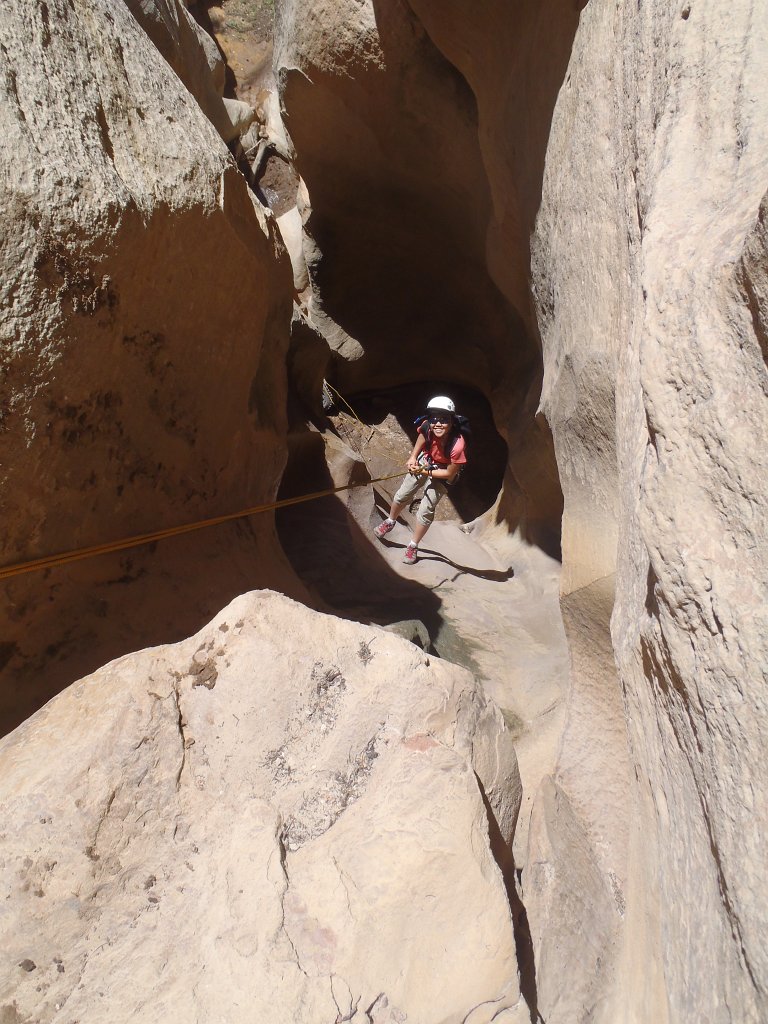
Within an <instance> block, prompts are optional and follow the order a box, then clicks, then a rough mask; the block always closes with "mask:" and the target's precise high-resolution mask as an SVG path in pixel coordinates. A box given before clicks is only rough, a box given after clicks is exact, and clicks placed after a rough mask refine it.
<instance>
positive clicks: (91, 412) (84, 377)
mask: <svg viewBox="0 0 768 1024" xmlns="http://www.w3.org/2000/svg"><path fill="white" fill-rule="evenodd" d="M134 6H136V7H137V9H139V8H140V11H139V13H142V14H143V15H144V17H145V18H146V19H149V18H150V16H151V17H155V18H156V19H157V20H160V21H162V19H163V18H165V23H167V24H170V25H171V26H173V25H174V24H175V29H174V31H176V32H177V34H178V33H179V32H181V35H182V41H183V40H186V42H185V46H186V50H183V47H182V48H181V49H179V50H177V51H173V52H171V50H169V52H168V56H169V58H173V56H174V53H175V54H176V58H177V60H176V63H177V64H178V63H179V62H182V63H183V61H182V58H184V59H187V58H189V60H190V61H192V58H191V57H190V56H189V52H190V51H191V52H192V53H193V54H195V55H196V56H195V60H196V61H197V63H196V64H195V67H194V74H192V73H190V82H191V84H194V83H193V79H194V81H198V82H199V80H200V79H201V78H202V77H203V76H204V72H205V71H207V69H208V66H207V64H206V56H205V53H206V51H205V50H203V49H201V48H200V46H201V44H200V39H199V36H198V34H197V33H196V32H195V31H194V30H193V28H192V27H191V25H190V24H189V22H188V20H185V19H186V13H182V12H183V9H181V11H180V10H179V9H178V8H177V7H176V6H175V5H174V4H173V3H170V4H165V5H164V3H163V2H161V0H157V2H153V3H149V2H145V3H143V4H141V5H134ZM161 16H162V17H161ZM179 17H181V22H179V21H178V20H177V21H176V22H174V20H173V19H174V18H176V19H178V18H179ZM169 39H170V37H169ZM209 43H210V44H211V46H212V45H213V43H212V41H210V40H209ZM171 44H172V40H171V41H170V42H168V47H171ZM195 47H197V49H195ZM208 49H209V50H210V47H208ZM214 49H215V47H214ZM182 51H183V52H182ZM211 62H212V63H213V64H214V71H212V72H209V73H210V74H211V75H212V76H214V72H215V61H214V60H213V58H211ZM203 65H204V67H203ZM0 67H2V83H3V84H2V90H3V102H2V105H1V106H0V122H1V124H2V132H3V138H4V140H5V142H4V146H3V152H2V156H0V180H1V181H2V192H1V193H0V203H2V211H3V221H4V224H5V230H4V232H3V237H2V241H1V242H0V287H1V288H2V314H0V315H1V316H2V326H1V330H2V347H1V349H0V360H2V380H3V390H4V397H3V409H2V423H0V501H1V502H2V519H3V537H2V558H1V559H0V560H1V561H2V562H3V564H6V565H7V564H10V563H16V562H22V561H27V560H29V559H33V558H36V557H40V556H43V555H48V554H55V553H58V552H60V551H67V550H71V549H74V548H78V547H81V546H87V545H92V544H97V543H103V542H107V541H111V540H116V539H120V538H122V537H125V536H132V535H135V534H140V533H145V532H150V531H153V530H157V529H162V528H164V527H168V526H174V525H177V524H182V523H185V522H190V521H194V520H196V519H199V518H204V517H209V516H214V515H217V514H221V513H227V512H234V511H237V510H238V509H239V508H244V507H248V506H250V505H254V504H258V503H260V502H262V501H265V500H268V499H270V498H271V497H272V496H273V495H274V494H275V492H276V490H277V486H278V483H279V480H280V475H281V472H282V468H283V464H284V461H285V436H284V435H285V411H284V407H285V393H286V383H285V374H286V371H285V351H286V348H287V344H288V324H289V322H290V309H291V296H292V283H291V271H290V266H289V261H288V259H287V257H286V256H285V253H284V251H283V249H282V245H281V243H280V240H279V236H278V234H277V232H276V230H275V227H274V222H273V221H272V220H271V219H270V218H269V217H268V216H266V215H265V214H264V212H263V211H262V210H261V208H260V207H259V205H258V204H256V203H254V201H253V198H252V196H251V193H250V192H249V190H248V188H247V186H246V183H245V181H244V180H243V178H242V176H241V175H240V174H239V172H238V171H237V169H236V167H235V165H234V163H233V161H232V159H231V157H230V155H229V153H228V151H227V149H226V147H225V145H224V144H223V142H222V140H221V139H220V137H219V135H218V134H217V133H216V131H215V130H214V127H213V126H212V124H211V122H210V121H209V120H208V119H207V118H206V117H205V116H204V115H203V113H202V112H201V109H200V107H199V106H198V104H197V103H196V102H195V100H194V99H193V98H192V96H191V95H190V93H189V92H187V90H186V89H185V87H184V85H183V84H182V82H181V81H180V79H179V78H178V77H177V75H176V73H175V72H174V71H173V70H172V68H171V66H170V65H169V64H168V63H167V62H166V60H164V59H163V57H162V56H161V55H160V53H159V51H158V50H157V49H156V48H155V46H154V45H153V44H152V42H151V41H150V39H149V38H148V37H147V35H146V34H145V32H144V31H143V29H142V28H140V27H139V25H138V24H137V22H136V21H135V20H134V18H133V16H132V15H131V13H130V12H129V10H128V8H127V7H126V6H125V5H123V4H122V3H117V4H116V3H112V2H107V0H96V2H95V3H90V2H88V3H86V2H82V3H81V2H77V3H74V4H72V3H65V2H64V0H51V2H47V3H44V2H42V0H39V2H32V3H29V4H10V5H6V7H5V9H4V11H3V15H2V18H0ZM214 78H215V76H214ZM209 91H210V92H211V93H212V94H213V95H217V93H216V84H215V80H214V79H213V78H212V82H211V84H210V90H209ZM268 582H272V583H273V584H275V585H280V586H281V587H287V588H290V580H289V572H288V569H287V566H285V565H284V564H283V563H282V560H281V556H280V554H279V545H278V544H277V542H276V540H275V537H274V531H273V528H272V524H271V521H270V520H268V519H265V518H263V517H262V518H261V519H259V520H253V521H252V522H250V523H239V524H235V525H231V526H228V527H222V528H219V529H218V530H216V531H212V532H209V533H206V534H198V535H194V536H190V537H187V538H180V539H175V540H172V541H168V542H166V543H164V544H163V545H160V546H159V547H158V548H157V549H156V550H155V549H152V548H149V549H148V548H146V547H145V548H141V549H137V550H134V551H129V552H126V553H124V554H121V555H109V556H103V557H101V558H100V559H96V560H90V561H88V562H83V563H79V564H77V565H74V566H71V567H68V568H65V569H53V570H50V571H47V572H45V573H37V574H33V575H29V576H20V577H17V578H15V579H12V580H9V581H7V582H6V583H4V584H3V587H2V624H3V630H2V644H0V654H1V655H2V668H3V678H4V683H3V687H2V690H1V693H2V696H1V698H0V699H1V701H2V703H1V704H0V719H1V720H2V728H3V729H4V730H7V728H8V727H10V726H12V725H15V724H16V723H17V722H18V721H20V720H21V719H22V718H24V717H26V716H27V715H29V714H30V713H31V712H32V711H33V710H34V709H35V708H36V707H39V706H40V704H41V703H42V702H44V701H45V700H46V699H47V698H48V697H50V696H51V695H52V694H53V693H55V692H57V691H58V690H59V689H60V688H61V686H62V685H64V684H66V683H69V682H71V681H72V680H73V679H76V678H78V677H79V676H81V675H82V674H83V673H84V672H87V671H90V670H92V669H93V668H95V667H97V666H98V665H100V664H103V663H104V662H105V661H107V660H109V659H110V658H112V657H114V656H116V655H118V654H121V653H124V652H125V651H126V650H133V649H135V648H137V647H141V646H146V645H148V644H151V643H158V642H160V641H163V640H170V639H178V638H181V637H183V636H187V635H189V634H190V632H193V631H194V630H195V629H197V628H199V626H200V625H201V624H202V623H203V622H205V621H206V619H207V618H209V617H210V616H211V615H212V614H213V613H214V612H215V611H216V610H217V609H218V608H220V607H221V605H222V604H223V603H225V602H226V601H228V600H230V599H231V598H232V597H233V596H234V595H235V594H238V593H241V592H242V591H244V590H247V589H249V588H251V587H253V586H257V585H260V584H266V583H268Z"/></svg>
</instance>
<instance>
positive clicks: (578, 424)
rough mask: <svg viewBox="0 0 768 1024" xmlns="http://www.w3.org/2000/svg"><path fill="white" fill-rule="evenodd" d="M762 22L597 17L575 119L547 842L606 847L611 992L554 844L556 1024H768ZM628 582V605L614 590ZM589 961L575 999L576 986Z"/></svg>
mask: <svg viewBox="0 0 768 1024" xmlns="http://www.w3.org/2000/svg"><path fill="white" fill-rule="evenodd" d="M756 13H757V9H756V8H755V7H754V6H753V5H752V4H749V3H737V4H735V5H731V6H730V7H729V9H728V11H727V12H726V11H725V10H721V9H718V8H715V7H711V6H706V5H696V4H692V5H685V6H669V5H667V4H661V3H651V4H647V5H644V6H643V9H642V10H640V9H634V8H630V7H621V6H620V7H616V6H615V5H611V4H609V3H598V4H592V3H590V4H589V5H588V7H587V8H586V9H585V10H584V11H583V12H582V15H581V22H580V26H579V31H578V33H577V36H576V42H575V46H574V53H573V56H572V59H571V64H570V67H569V71H568V75H567V78H566V81H565V83H564V87H563V89H562V91H561V94H560V97H559V100H558V106H557V108H556V111H555V116H554V119H553V124H552V135H551V139H550V143H549V149H548V155H547V170H546V173H545V179H544V188H543V199H542V209H541V214H540V217H539V220H538V223H537V230H536V235H537V237H536V241H535V245H534V264H533V271H534V289H535V294H536V297H537V302H538V309H539V318H540V324H541V329H542V340H543V345H544V361H545V386H544V395H543V404H544V407H545V409H546V413H547V416H548V418H549V420H550V423H551V425H552V429H553V434H554V437H555V447H556V451H557V455H558V463H559V466H560V471H561V480H562V482H563V489H564V495H565V512H564V520H563V555H564V575H563V590H564V594H565V595H566V596H565V602H564V609H565V612H566V625H567V628H568V633H569V640H570V641H571V642H572V644H573V651H574V670H575V671H574V679H573V687H572V699H571V706H570V711H569V720H568V725H567V727H566V732H565V734H564V737H563V746H562V749H561V754H560V766H559V769H558V771H557V773H556V776H555V778H556V782H557V784H558V786H560V787H562V788H561V790H560V792H561V794H562V798H563V801H564V802H562V801H561V803H560V809H558V805H557V803H553V802H552V801H551V800H549V801H548V800H547V798H546V794H545V793H542V798H541V801H542V802H541V806H540V808H539V811H540V817H538V818H537V811H536V809H535V810H534V818H537V820H538V822H539V824H537V825H536V826H535V829H533V828H532V837H533V836H534V832H535V833H536V836H537V839H536V841H537V842H538V843H539V844H540V845H541V844H543V843H544V842H545V838H544V837H545V833H546V835H549V836H553V835H556V834H557V832H558V830H559V829H560V828H565V827H566V826H567V823H568V822H569V821H571V822H573V821H574V820H575V821H576V822H577V823H578V829H579V831H580V832H581V834H582V836H583V837H585V840H586V846H584V850H585V854H584V856H585V857H586V851H587V850H588V849H589V848H590V847H591V853H590V854H589V856H588V858H587V859H585V860H584V863H585V865H587V864H589V865H591V866H590V867H589V870H586V867H585V871H584V880H583V883H582V884H583V886H584V887H585V890H586V891H590V892H591V893H592V899H591V901H590V908H591V909H590V914H591V915H592V916H593V917H594V916H595V915H596V916H597V917H598V918H599V921H598V920H594V921H593V928H592V934H593V935H602V937H603V938H602V941H603V952H602V954H601V973H602V978H603V988H602V991H598V990H595V989H592V991H591V993H590V992H589V991H588V990H589V989H590V986H592V984H593V980H592V978H593V974H594V972H593V971H592V969H591V968H590V966H589V964H587V963H584V964H583V965H581V966H580V967H579V968H577V969H576V973H573V972H574V965H575V964H576V963H578V962H579V961H578V956H577V957H576V959H574V953H575V952H576V951H581V949H582V948H583V946H582V941H581V939H580V938H579V937H577V935H576V930H575V928H574V931H573V935H572V939H571V940H567V938H566V937H565V936H564V930H565V932H566V933H567V932H568V931H569V929H570V928H571V927H572V926H571V925H570V924H568V925H566V926H565V929H564V924H563V914H564V913H565V914H566V916H570V915H571V912H570V911H568V909H567V904H566V903H562V904H561V905H560V906H559V907H558V905H557V904H558V899H557V898H556V897H555V896H554V893H555V892H556V891H557V889H558V888H560V889H561V890H562V888H563V887H564V886H567V885H568V881H567V880H568V879H569V878H571V877H572V872H573V855H572V852H571V851H569V850H566V849H563V850H562V851H561V852H560V853H559V854H558V853H557V851H556V850H553V853H552V855H551V856H550V857H548V858H547V860H548V864H549V869H548V870H549V872H550V878H549V880H546V879H543V877H542V874H543V873H542V872H539V876H540V877H539V881H538V883H537V886H536V887H534V888H532V889H531V890H530V892H529V890H528V886H527V884H526V885H525V887H524V888H525V901H526V905H527V909H528V912H529V918H530V920H531V924H532V930H533V931H534V933H535V935H536V937H537V938H536V941H537V943H538V944H539V957H540V962H548V963H549V967H548V968H547V973H548V975H549V979H547V978H544V977H543V976H542V975H541V974H538V975H537V978H538V980H539V981H540V983H541V985H540V995H541V997H542V998H541V1002H540V1007H541V1013H542V1016H543V1017H544V1019H546V1020H547V1022H548V1024H549V1022H553V1021H562V1022H564V1024H565V1022H568V1024H570V1022H571V1021H574V1020H579V1019H585V1020H586V1019H592V1020H600V1021H603V1020H605V1021H615V1020H626V1021H633V1022H634V1021H637V1022H645V1021H649V1020H654V1021H659V1022H669V1024H676V1022H678V1021H683V1020H705V1019H706V1020H710V1021H712V1022H716V1024H731V1022H735V1021H739V1022H758V1021H762V1020H764V1019H765V1018H766V1014H768V999H767V997H766V992H767V991H768V959H767V958H766V953H765V945H764V941H763V940H764V936H765V933H766V923H767V919H766V913H767V912H768V906H767V904H766V900H765V896H764V890H765V857H764V855H763V850H762V842H761V840H760V838H759V836H760V835H761V834H762V833H763V832H764V830H765V822H766V818H767V817H768V798H767V794H766V783H765V779H766V775H765V771H764V764H763V762H764V748H765V740H766V736H767V735H768V718H767V717H766V715H767V709H766V702H765V695H764V686H763V683H762V680H763V679H764V675H765V667H766V664H768V652H766V647H765V643H766V641H765V637H766V622H765V608H766V604H765V593H766V584H767V582H768V580H767V574H766V564H765V550H766V544H765V541H766V537H765V522H766V511H767V506H768V493H767V492H766V479H768V477H767V476H766V468H768V467H766V457H765V452H766V450H767V448H766V440H768V436H767V435H768V431H767V429H766V408H765V391H766V368H765V347H766V346H765V337H766V329H765V277H766V266H767V265H768V255H767V254H766V247H765V227H764V216H765V212H764V211H765V206H764V196H765V192H766V186H767V185H768V180H767V178H766V159H765V154H766V152H768V131H767V129H766V126H767V125H768V109H766V93H765V90H764V88H763V82H764V80H765V74H766V69H767V68H768V39H766V35H765V18H764V17H763V15H764V14H765V11H764V10H761V12H760V16H759V18H758V21H759V24H760V27H759V28H757V22H756V21H755V20H754V18H755V16H756ZM614 573H615V574H616V575H615V606H614V607H613V611H612V612H611V601H610V600H605V599H604V598H600V599H599V600H597V598H598V596H599V595H598V591H600V590H608V589H612V588H613V576H614ZM606 577H607V578H606ZM600 606H602V611H600V610H599V609H600ZM609 630H610V633H609ZM609 638H610V642H609ZM590 651H591V652H592V653H591V654H590ZM614 664H617V666H618V674H615V670H614ZM619 694H620V695H621V697H622V703H623V706H624V719H625V722H626V725H625V726H624V727H623V728H622V726H621V722H620V721H619V719H618V716H617V715H616V714H615V713H614V711H613V710H612V709H616V710H617V711H618V710H619V707H618V701H619ZM587 712H588V713H587ZM590 787H591V789H592V793H593V795H592V797H591V798H590V797H589V793H588V789H589V788H590ZM622 805H623V806H624V811H623V813H622V811H621V807H622ZM611 808H612V809H613V822H612V826H611V828H610V830H609V832H608V833H607V832H606V825H611V820H610V816H606V813H605V812H606V810H609V809H611ZM558 819H559V821H560V824H559V825H558ZM568 827H570V826H568ZM532 841H533V838H532ZM622 849H624V850H625V852H624V854H623V856H622ZM622 861H623V862H624V865H625V867H624V869H622V868H621V862H622ZM611 862H613V865H611ZM617 865H618V866H617ZM611 869H613V871H614V873H615V875H616V879H615V881H616V885H615V886H614V885H613V884H612V882H613V879H612V875H611ZM623 877H626V884H625V882H624V881H623ZM612 888H614V889H615V892H614V900H613V902H614V903H615V907H614V906H612V905H611V901H610V900H606V899H605V895H604V894H605V893H607V892H610V890H611V889H612ZM601 907H602V910H600V909H599V908H601ZM617 911H619V913H620V914H621V913H623V914H624V923H623V927H622V928H621V931H620V933H619V942H618V943H617V941H616V937H615V936H616V933H615V931H614V929H613V928H612V927H611V921H612V920H615V917H616V912H617ZM578 914H579V915H580V921H581V923H583V911H578ZM582 967H583V971H584V973H583V974H582V973H581V970H582ZM567 971H571V972H572V974H571V978H572V986H571V993H570V994H569V992H568V990H567V989H566V988H565V987H563V988H560V987H559V986H558V985H557V984H556V978H557V976H558V974H559V973H565V972H567ZM550 979H551V980H550ZM588 982H589V984H588ZM585 1000H586V1003H587V1006H585ZM589 1006H591V1007H593V1008H594V1013H593V1015H592V1016H591V1017H587V1016H586V1014H587V1012H588V1007H589ZM598 1007H599V1010H598Z"/></svg>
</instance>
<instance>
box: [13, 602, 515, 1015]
mask: <svg viewBox="0 0 768 1024" xmlns="http://www.w3.org/2000/svg"><path fill="white" fill-rule="evenodd" d="M0 765H2V770H1V771H0V780H1V781H0V792H1V793H2V798H1V799H2V804H3V818H4V820H5V821H6V823H10V822H12V823H13V824H12V828H6V829H5V830H4V835H3V838H2V842H1V843H0V858H1V859H2V864H3V870H2V877H3V879H4V884H5V885H6V889H5V892H4V896H3V903H2V907H3V913H2V918H0V929H1V936H2V945H3V949H4V953H5V955H4V958H3V965H2V968H1V969H0V1005H2V1006H3V1007H6V1006H14V1007H15V1008H16V1009H15V1012H16V1013H17V1014H18V1015H19V1016H20V1017H21V1018H22V1019H23V1018H24V1017H25V1016H31V1017H33V1018H34V1019H38V1020H45V1021H51V1022H56V1024H59V1022H61V1024H63V1022H64V1021H69V1020H71V1019H80V1020H83V1021H86V1020H100V1019H106V1018H109V1019H110V1020H112V1021H116V1022H119V1021H123V1020H125V1021H128V1020H133V1021H160V1020H176V1019H178V1020H182V1019H183V1020H200V1021H208V1020H211V1019H214V1018H218V1017H225V1018H226V1019H227V1020H230V1021H241V1020H242V1021H252V1020H254V1019H259V1020H270V1021H275V1022H286V1024H288V1022H303V1021H306V1022H307V1024H316V1022H317V1021H321V1020H335V1019H337V1015H341V1016H346V1018H347V1019H351V1020H355V1021H360V1022H363V1021H365V1020H366V1019H371V1018H370V1017H369V1018H366V1013H367V1012H372V1009H371V1008H372V1007H376V1012H375V1014H374V1015H373V1017H372V1019H375V1020H377V1021H402V1020H405V1019H408V1020H419V1021H422V1022H424V1024H430V1022H435V1024H437V1022H446V1024H447V1022H460V1021H467V1020H468V1021H472V1022H485V1021H490V1020H491V1019H494V1020H498V1019H505V1020H506V1019H509V1020H510V1021H512V1020H514V1021H523V1020H527V1019H529V1015H528V1011H527V1009H526V1008H525V1006H524V1004H523V1003H522V1001H521V999H520V993H519V989H518V986H517V974H516V963H515V944H514V937H513V933H512V921H511V916H510V911H509V907H508V904H507V900H506V893H505V889H504V881H503V878H502V875H501V872H500V870H499V868H498V867H497V865H496V863H495V862H494V859H493V856H492V854H491V849H490V844H489V834H488V829H489V826H488V819H487V813H486V808H485V806H484V802H483V791H482V790H481V788H480V786H479V784H478V778H479V779H480V780H482V783H483V786H484V789H485V792H486V794H487V798H488V801H489V807H491V808H493V813H495V814H497V815H498V822H499V825H500V827H501V829H502V831H503V832H504V833H505V835H507V836H508V835H509V834H510V832H511V829H512V828H513V825H514V818H515V816H516V814H517V805H516V804H515V802H514V794H515V793H517V794H518V795H519V779H518V776H517V767H516V762H515V757H514V749H513V747H512V745H511V742H510V741H509V738H508V734H507V733H506V732H505V730H504V726H503V722H502V721H501V718H500V716H499V713H498V711H497V710H495V709H494V707H493V706H492V705H490V704H488V703H487V702H486V701H485V699H484V698H483V697H482V696H481V694H480V692H479V690H478V688H477V685H476V684H475V683H474V681H473V680H472V678H471V677H470V676H469V674H468V673H466V672H464V671H463V670H461V669H458V668H457V667H455V666H451V665H448V664H446V663H444V662H441V661H440V660H439V659H431V658H429V657H427V656H425V655H424V653H423V652H422V651H420V650H418V649H417V648H416V647H415V646H413V645H412V644H409V643H407V642H406V641H403V640H401V639H399V638H397V637H395V636H393V635H392V634H390V633H387V632H386V631H384V630H380V629H377V628H376V627H365V626H361V625H357V624H353V623H349V622H344V621H341V620H338V619H334V618H331V617H328V616H322V615H319V614H318V613H316V612H311V611H309V610H308V609H306V608H303V607H302V606H300V605H298V604H295V603H294V602H292V601H290V600H288V599H287V598H284V597H282V596H281V595H277V594H274V593H269V592H257V593H253V594H248V595H245V596H243V597H240V598H237V599H236V600H235V601H234V602H233V603H232V604H231V605H230V606H229V607H227V608H225V609H224V610H223V611H222V612H221V613H220V614H219V615H218V616H217V617H216V618H215V619H214V620H213V622H212V623H211V624H210V625H209V626H207V627H205V628H204V629H203V630H202V631H201V632H200V633H199V634H198V635H197V636H195V637H192V638H191V639H190V640H187V641H185V642H183V643H181V644H178V645H176V646H172V647H162V648H156V649H154V650H150V651H143V652H140V653H138V654H135V655H130V656H127V657H125V658H122V659H120V660H118V661H116V662H113V663H112V664H110V665H108V666H106V667H105V668H103V669H101V670H100V671H99V672H98V673H96V674H94V675H93V676H90V677H89V678H87V679H85V680H82V681H81V682H79V683H77V684H75V685H74V686H72V687H71V688H69V689H68V690H67V691H65V692H64V693H62V694H61V695H59V696H58V697H57V698H55V699H54V701H52V702H51V703H50V704H49V705H48V706H46V707H45V708H44V709H43V710H41V711H40V712H38V714H37V715H36V716H35V717H34V718H32V719H31V720H30V721H28V722H26V723H25V724H24V725H23V726H21V727H20V728H19V729H18V730H17V731H16V732H15V733H13V734H12V735H11V736H9V737H7V738H6V739H5V740H4V741H3V742H2V744H0ZM510 794H513V797H512V799H511V800H510V796H509V795H510ZM27 960H29V961H31V962H33V963H34V964H35V968H34V970H30V971H27V970H25V969H24V968H21V967H18V966H16V965H17V964H19V963H22V962H23V961H27ZM505 1008H507V1009H508V1011H509V1012H508V1013H507V1016H506V1017H503V1016H502V1017H500V1016H499V1014H500V1013H501V1011H503V1010H505Z"/></svg>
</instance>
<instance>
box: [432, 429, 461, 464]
mask: <svg viewBox="0 0 768 1024" xmlns="http://www.w3.org/2000/svg"><path fill="white" fill-rule="evenodd" d="M425 447H426V449H427V452H428V454H429V457H430V458H431V459H432V461H433V462H437V463H439V465H441V466H447V465H448V464H449V462H453V463H455V464H456V465H458V466H463V465H464V464H465V463H466V461H467V456H466V454H465V452H464V449H465V447H466V445H465V444H464V438H463V437H462V436H461V434H459V436H458V437H454V440H453V448H452V449H451V454H450V456H447V455H446V454H445V452H444V451H443V448H442V445H441V444H440V442H439V441H438V439H437V438H436V437H434V436H433V434H432V431H431V430H430V431H429V434H428V435H427V443H426V445H425Z"/></svg>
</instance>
